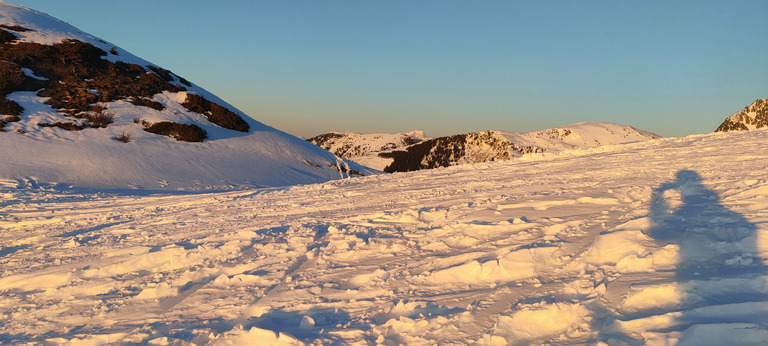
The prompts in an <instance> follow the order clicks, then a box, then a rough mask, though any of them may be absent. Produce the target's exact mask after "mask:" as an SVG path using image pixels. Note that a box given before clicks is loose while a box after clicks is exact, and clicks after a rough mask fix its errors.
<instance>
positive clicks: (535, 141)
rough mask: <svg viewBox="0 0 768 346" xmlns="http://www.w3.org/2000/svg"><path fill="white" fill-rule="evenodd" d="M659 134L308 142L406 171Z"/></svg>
mask: <svg viewBox="0 0 768 346" xmlns="http://www.w3.org/2000/svg"><path fill="white" fill-rule="evenodd" d="M659 137H660V136H659V135H657V134H654V133H651V132H647V131H642V130H638V129H636V128H634V127H632V126H625V125H618V124H612V123H604V122H584V123H578V124H573V125H569V126H563V127H558V128H552V129H546V130H540V131H533V132H527V133H520V132H506V131H486V132H473V133H466V134H459V135H453V136H446V137H438V138H428V137H426V136H424V133H423V132H421V131H413V132H407V133H398V134H357V133H338V132H331V133H327V134H323V135H320V136H317V137H314V138H311V139H309V141H310V142H312V143H315V144H317V145H319V146H320V147H322V148H325V149H328V150H330V151H331V152H333V153H335V154H336V155H339V156H342V157H344V158H348V159H350V160H352V161H355V162H357V163H359V164H362V165H364V166H367V167H371V168H375V169H378V170H383V171H386V172H407V171H416V170H420V169H429V168H437V167H448V166H453V165H458V164H465V163H480V162H487V161H497V160H509V159H511V158H515V157H519V156H521V155H523V154H530V153H543V152H548V153H556V152H559V151H562V150H569V149H579V148H582V149H583V148H591V147H596V146H601V145H612V144H622V143H631V142H640V141H647V140H650V139H654V138H659Z"/></svg>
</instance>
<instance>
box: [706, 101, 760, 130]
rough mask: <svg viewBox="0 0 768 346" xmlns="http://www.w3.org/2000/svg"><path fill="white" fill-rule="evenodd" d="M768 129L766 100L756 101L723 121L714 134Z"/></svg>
mask: <svg viewBox="0 0 768 346" xmlns="http://www.w3.org/2000/svg"><path fill="white" fill-rule="evenodd" d="M763 127H768V99H762V100H756V101H755V102H753V103H752V104H751V105H749V106H747V107H745V108H744V109H742V110H741V111H738V112H736V113H733V115H731V116H729V117H728V118H726V119H725V121H723V123H722V124H720V126H718V127H717V129H716V130H715V132H727V131H739V130H754V129H759V128H763Z"/></svg>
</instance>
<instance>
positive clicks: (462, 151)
mask: <svg viewBox="0 0 768 346" xmlns="http://www.w3.org/2000/svg"><path fill="white" fill-rule="evenodd" d="M475 143H482V144H483V147H484V148H483V149H484V150H483V152H472V151H473V144H475ZM510 149H512V150H518V148H516V147H513V146H512V143H510V142H509V141H508V140H506V139H504V138H502V137H499V136H496V135H494V133H493V132H492V131H487V132H475V133H468V134H461V135H453V136H447V137H439V138H435V139H430V140H427V141H424V142H421V143H418V144H415V145H412V146H409V147H408V148H407V149H406V150H405V151H402V150H398V151H393V152H389V153H380V154H379V156H381V157H384V158H391V159H393V160H394V161H393V162H392V164H390V165H389V166H387V167H386V168H384V171H385V172H390V173H391V172H408V171H416V170H420V169H429V168H437V167H448V166H451V165H454V164H456V163H458V162H460V161H467V162H483V161H494V160H507V159H510V158H511V155H510ZM521 150H526V149H521ZM530 150H533V149H530Z"/></svg>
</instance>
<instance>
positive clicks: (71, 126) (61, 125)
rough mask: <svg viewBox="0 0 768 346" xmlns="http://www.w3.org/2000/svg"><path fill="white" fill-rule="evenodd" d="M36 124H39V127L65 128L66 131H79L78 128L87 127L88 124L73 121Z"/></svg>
mask: <svg viewBox="0 0 768 346" xmlns="http://www.w3.org/2000/svg"><path fill="white" fill-rule="evenodd" d="M37 126H40V127H58V128H60V129H63V130H67V131H80V130H82V129H84V128H86V127H88V125H78V124H75V123H73V122H61V121H59V122H55V123H38V124H37Z"/></svg>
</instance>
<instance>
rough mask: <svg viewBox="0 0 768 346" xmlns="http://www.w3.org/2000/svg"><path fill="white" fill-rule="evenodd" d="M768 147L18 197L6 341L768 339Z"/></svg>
mask: <svg viewBox="0 0 768 346" xmlns="http://www.w3.org/2000/svg"><path fill="white" fill-rule="evenodd" d="M766 137H768V131H760V130H758V131H752V132H742V133H727V134H722V133H718V134H710V135H698V136H689V137H684V138H670V139H657V140H652V141H648V142H642V143H633V144H628V145H614V146H607V147H600V148H591V149H582V150H573V151H565V152H561V153H557V154H544V155H541V154H534V155H529V156H523V157H522V158H520V159H517V160H512V161H507V162H494V163H483V164H474V165H461V166H455V167H450V168H445V169H436V170H429V171H419V172H413V173H407V174H406V173H397V174H391V175H379V176H369V177H361V178H356V179H350V180H344V181H332V182H328V183H323V184H314V185H301V186H293V187H286V188H273V189H249V190H240V191H229V192H216V193H196V194H189V193H164V194H151V193H143V194H130V193H96V192H88V191H86V190H78V189H68V190H63V189H59V188H53V187H51V186H47V185H39V184H29V185H26V186H21V187H18V186H19V185H21V184H17V183H16V182H7V183H4V184H2V185H1V187H0V197H2V200H0V228H2V229H3V232H0V244H3V245H2V248H0V293H1V294H0V320H2V321H4V323H2V324H0V340H1V341H4V342H33V343H44V342H51V343H72V344H78V343H86V344H94V343H146V344H177V343H181V344H209V343H210V344H222V345H227V344H230V345H233V344H244V343H251V344H263V343H277V344H298V343H309V344H332V343H336V342H341V343H345V344H364V343H379V344H398V343H407V344H435V343H447V344H452V343H459V344H466V343H480V344H530V343H556V344H573V343H594V344H610V345H616V344H638V343H649V344H659V343H681V344H700V343H702V342H707V343H708V342H709V341H712V342H717V341H725V340H727V341H728V342H732V343H736V344H759V343H760V342H761V341H764V340H765V339H766V336H768V321H767V320H766V316H768V281H767V280H768V272H767V271H766V269H765V268H766V264H768V194H767V192H768V179H767V178H766V176H765V172H766V169H767V168H768V154H766V153H768V150H766V149H768V141H766ZM689 172H695V175H697V176H699V177H700V181H699V180H696V179H691V180H685V179H684V178H685V176H686V175H689V176H690V175H691V174H688V173H689ZM665 186H666V187H670V188H668V189H666V190H665V189H662V187H665ZM672 187H673V188H672ZM660 200H663V202H664V205H665V206H667V207H668V211H665V212H664V213H659V212H658V211H657V210H656V209H658V208H656V207H654V205H656V204H654V203H660V202H659V201H660ZM655 208H656V209H655ZM683 218H685V221H681V220H682V219H683Z"/></svg>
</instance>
